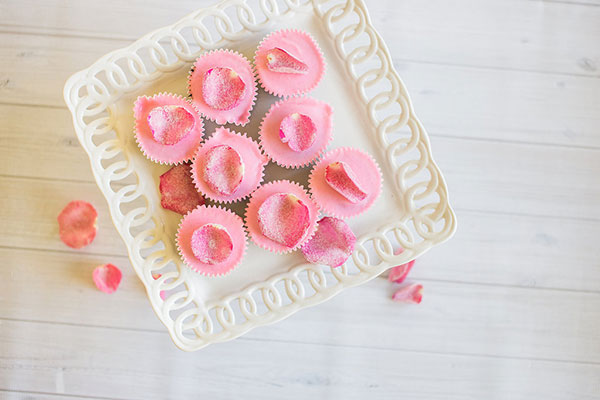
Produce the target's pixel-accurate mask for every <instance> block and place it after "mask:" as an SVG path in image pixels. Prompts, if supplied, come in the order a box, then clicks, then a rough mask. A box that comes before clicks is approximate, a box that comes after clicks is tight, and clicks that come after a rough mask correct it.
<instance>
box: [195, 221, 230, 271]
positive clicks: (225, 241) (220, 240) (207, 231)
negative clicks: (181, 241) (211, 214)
mask: <svg viewBox="0 0 600 400" xmlns="http://www.w3.org/2000/svg"><path fill="white" fill-rule="evenodd" d="M192 252H193V253H194V256H195V257H196V258H197V259H198V260H200V262H203V263H204V264H210V265H213V264H218V263H221V262H223V261H225V260H227V258H229V256H230V255H231V253H232V252H233V241H232V240H231V236H229V233H228V232H227V229H225V227H224V226H221V225H218V224H206V225H203V226H201V227H200V228H198V229H196V230H195V231H194V233H193V234H192Z"/></svg>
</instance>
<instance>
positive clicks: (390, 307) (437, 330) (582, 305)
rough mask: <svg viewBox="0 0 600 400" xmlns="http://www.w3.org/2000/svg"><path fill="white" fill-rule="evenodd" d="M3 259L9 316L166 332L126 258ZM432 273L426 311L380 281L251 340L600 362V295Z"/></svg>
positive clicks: (1, 276) (37, 255)
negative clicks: (96, 273)
mask: <svg viewBox="0 0 600 400" xmlns="http://www.w3.org/2000/svg"><path fill="white" fill-rule="evenodd" d="M0 256H2V257H3V259H4V260H6V262H7V263H8V265H12V266H14V268H17V269H18V273H15V270H14V269H2V270H0V282H2V290H0V300H1V302H2V304H4V305H5V306H4V307H2V308H1V309H0V318H8V319H19V320H33V321H51V322H59V323H64V324H69V325H78V324H82V325H91V326H107V327H116V328H123V329H135V330H144V331H148V330H150V331H156V332H163V331H164V328H163V327H162V325H161V324H160V323H159V322H158V319H157V318H156V316H155V315H154V314H153V312H152V311H151V309H150V307H149V305H148V304H147V301H146V299H145V296H144V290H143V287H142V285H141V283H140V282H139V281H138V280H137V278H136V277H135V274H134V272H133V270H132V269H131V267H130V266H129V265H128V263H127V260H126V259H124V258H117V257H105V256H89V255H76V254H59V253H44V252H39V251H22V250H7V249H0ZM104 262H113V263H115V264H116V265H118V266H120V267H121V269H122V271H123V273H124V278H123V284H122V286H121V287H120V288H119V290H118V291H117V292H116V293H115V294H113V295H111V296H107V295H105V294H103V293H101V292H99V291H97V290H96V289H95V288H94V286H93V284H92V282H91V271H92V269H93V267H94V266H96V265H98V264H100V263H104ZM425 267H426V266H425V265H419V267H418V268H416V269H415V272H414V274H412V275H411V277H410V280H411V281H421V282H424V286H425V297H424V300H423V303H422V304H420V305H419V306H411V305H401V304H397V303H394V302H392V301H391V300H390V299H389V296H391V293H392V291H393V288H394V286H393V285H392V284H390V283H389V282H387V281H385V280H383V279H376V280H374V281H372V282H370V283H368V284H366V285H363V286H360V287H358V288H354V289H350V290H348V291H345V292H343V293H341V294H340V295H338V296H336V297H335V298H333V299H332V300H329V301H328V302H326V303H323V304H321V305H319V306H318V307H314V308H310V309H307V310H303V311H301V312H299V313H297V314H295V315H294V316H292V317H290V318H289V319H287V320H285V321H283V322H280V323H277V324H275V325H271V326H269V327H264V328H260V329H257V330H255V331H252V332H250V333H249V334H247V335H246V336H245V337H247V338H253V339H257V340H258V339H260V340H269V341H285V342H302V343H328V344H332V345H344V346H353V347H354V346H367V347H378V348H385V349H396V350H411V351H435V352H441V353H461V354H472V355H475V354H489V355H494V356H498V357H523V358H548V359H556V360H567V361H585V362H598V363H600V344H599V343H598V341H597V340H596V339H597V326H596V324H595V321H597V320H598V318H600V293H578V292H572V291H562V290H540V289H528V288H514V287H502V286H490V285H479V284H460V283H457V282H452V283H448V282H438V281H435V280H433V281H429V280H427V278H422V276H423V274H421V273H420V272H419V271H420V270H422V269H424V268H425ZM444 267H445V266H444V265H440V266H438V269H439V268H444ZM491 267H493V265H486V264H485V263H484V262H482V266H481V268H482V269H485V268H491ZM432 268H434V267H432ZM523 268H524V269H527V266H523ZM508 274H509V272H507V275H508ZM432 275H434V276H435V274H434V273H432ZM596 285H598V284H597V281H596ZM596 289H598V287H596ZM41 304H43V307H40V305H41ZM548 310H552V312H551V313H549V312H547V311H548ZM407 325H409V326H410V329H405V328H401V327H405V326H407ZM164 340H165V341H167V339H166V338H165V339H164ZM220 346H221V345H218V347H220Z"/></svg>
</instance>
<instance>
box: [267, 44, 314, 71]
mask: <svg viewBox="0 0 600 400" xmlns="http://www.w3.org/2000/svg"><path fill="white" fill-rule="evenodd" d="M266 64H267V68H268V69H269V70H271V71H273V72H282V73H286V74H306V73H307V72H308V66H307V65H306V64H304V63H303V62H302V61H300V60H298V59H297V58H296V57H294V56H292V55H291V54H290V53H288V52H287V51H285V50H283V49H280V48H279V47H274V48H272V49H271V50H269V51H267V62H266Z"/></svg>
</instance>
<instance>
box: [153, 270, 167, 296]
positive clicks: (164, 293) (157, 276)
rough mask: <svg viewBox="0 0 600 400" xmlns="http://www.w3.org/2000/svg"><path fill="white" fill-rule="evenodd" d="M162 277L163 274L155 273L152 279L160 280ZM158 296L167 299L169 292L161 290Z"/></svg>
mask: <svg viewBox="0 0 600 400" xmlns="http://www.w3.org/2000/svg"><path fill="white" fill-rule="evenodd" d="M161 276H162V274H159V273H158V272H153V273H152V278H153V279H154V280H157V279H158V278H160V277H161ZM158 295H159V296H160V298H161V299H163V300H164V299H165V298H166V297H167V292H166V291H164V290H161V291H160V293H158Z"/></svg>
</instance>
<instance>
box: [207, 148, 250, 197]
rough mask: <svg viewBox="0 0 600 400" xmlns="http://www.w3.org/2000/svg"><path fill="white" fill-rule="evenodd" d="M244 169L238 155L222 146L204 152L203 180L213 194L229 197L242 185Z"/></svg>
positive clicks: (232, 149) (231, 149)
mask: <svg viewBox="0 0 600 400" xmlns="http://www.w3.org/2000/svg"><path fill="white" fill-rule="evenodd" d="M244 169H245V168H244V163H243V161H242V158H241V156H240V154H239V153H238V152H237V151H236V150H235V149H234V148H233V147H231V146H227V145H224V144H222V145H218V146H214V147H212V148H211V149H210V150H208V151H207V152H206V154H205V164H204V176H203V179H204V181H205V182H206V183H207V184H208V186H209V187H210V188H211V189H212V190H214V191H215V192H217V193H219V194H221V195H224V196H229V195H230V194H233V192H235V190H236V189H237V188H238V187H239V186H240V184H241V183H242V179H243V178H244Z"/></svg>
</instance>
